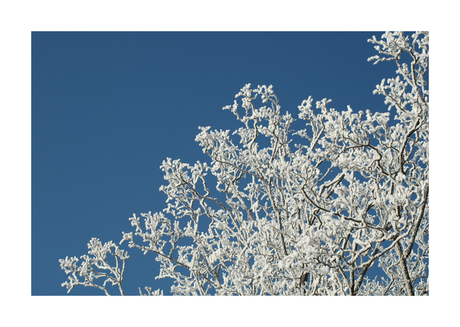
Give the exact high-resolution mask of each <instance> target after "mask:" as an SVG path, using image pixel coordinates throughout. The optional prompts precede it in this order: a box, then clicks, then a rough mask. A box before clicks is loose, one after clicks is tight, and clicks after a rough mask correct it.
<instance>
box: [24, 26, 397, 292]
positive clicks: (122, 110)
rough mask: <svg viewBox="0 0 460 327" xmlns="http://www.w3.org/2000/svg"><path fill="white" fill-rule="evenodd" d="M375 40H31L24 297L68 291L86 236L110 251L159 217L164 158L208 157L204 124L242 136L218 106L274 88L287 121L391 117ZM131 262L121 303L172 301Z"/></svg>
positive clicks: (327, 36)
mask: <svg viewBox="0 0 460 327" xmlns="http://www.w3.org/2000/svg"><path fill="white" fill-rule="evenodd" d="M381 34H382V32H369V33H365V32H359V33H358V32H355V33H345V32H337V33H332V32H328V33H322V32H310V33H306V32H263V33H255V32H252V33H249V32H245V33H244V32H243V33H236V32H201V33H192V32H182V33H181V32H152V33H127V32H125V33H115V32H110V33H100V32H92V33H91V32H90V33H79V32H72V33H59V32H33V33H32V290H31V292H32V295H62V294H66V291H67V289H66V288H63V287H61V283H63V282H64V281H65V280H67V275H66V274H65V273H64V271H63V270H61V269H60V267H59V261H58V260H59V259H61V258H65V257H66V256H69V257H71V256H77V257H79V256H80V255H82V254H86V253H87V243H88V241H89V240H90V239H91V238H92V237H97V238H99V239H100V240H101V242H102V243H105V242H107V241H109V240H113V241H114V242H116V243H118V242H119V241H120V240H121V237H122V231H125V232H130V231H133V229H132V227H131V225H130V222H129V220H128V218H129V217H131V216H132V215H133V213H135V214H136V215H140V213H143V212H148V211H152V212H157V211H161V210H163V208H164V207H165V200H166V196H165V195H164V194H163V193H162V192H160V191H159V187H160V186H161V185H162V184H164V180H163V173H162V171H161V170H160V169H159V167H160V165H161V163H162V161H163V160H164V159H166V158H167V157H170V158H172V159H177V158H180V159H181V160H182V161H183V162H189V163H194V162H195V161H196V160H201V161H204V160H206V157H205V156H204V155H203V153H202V152H201V149H200V147H199V146H198V144H197V143H196V142H195V141H194V139H195V135H196V134H197V133H198V132H199V130H198V126H211V127H212V129H231V130H234V129H236V128H238V127H239V125H238V122H237V121H236V119H235V117H234V116H233V115H232V114H231V112H230V111H223V110H222V107H224V106H225V105H228V104H232V103H233V100H234V95H235V94H236V93H237V92H238V91H239V89H240V88H241V87H243V86H244V85H245V84H246V83H251V84H252V86H253V87H255V86H257V85H258V84H260V85H262V84H266V85H269V84H272V85H273V86H274V91H275V93H276V94H277V96H278V99H279V101H280V104H281V107H282V110H287V111H289V112H291V113H292V114H293V115H294V116H295V117H297V114H298V109H297V106H298V105H300V104H301V102H302V100H303V99H306V98H308V96H309V95H311V96H312V97H313V98H314V99H315V100H321V99H322V98H325V97H327V98H330V99H332V100H333V101H332V103H331V104H330V107H335V108H336V109H337V110H346V106H347V105H350V106H351V107H352V108H353V110H354V111H359V110H363V111H365V110H366V109H371V110H372V111H376V110H377V111H386V106H385V105H384V104H383V100H384V99H383V97H381V96H378V95H373V94H372V91H373V89H374V86H375V85H376V84H379V83H380V81H381V79H382V78H384V77H391V76H392V75H394V70H395V67H393V66H394V65H393V64H391V63H383V64H378V65H373V64H372V62H367V58H368V57H370V56H372V55H374V54H375V53H374V52H375V51H374V49H373V45H372V44H371V43H368V42H367V39H369V38H371V37H372V35H376V36H377V37H380V35H381ZM125 248H126V249H127V246H125ZM128 253H129V254H130V259H128V260H127V266H126V272H125V278H124V290H125V293H126V294H133V295H135V294H138V287H141V288H142V289H143V288H144V286H150V287H152V288H153V289H157V288H162V289H164V292H165V294H169V287H170V285H171V283H170V280H155V279H154V277H155V275H156V273H157V270H158V264H157V262H156V261H155V260H154V256H153V255H152V254H150V253H149V254H147V255H145V256H144V255H143V254H142V253H141V252H140V251H139V250H137V249H128ZM70 294H71V295H72V294H73V295H89V294H99V295H103V292H102V291H100V290H97V289H94V288H89V287H86V288H85V287H82V286H79V287H75V288H74V289H73V290H72V291H71V292H70ZM115 294H118V292H116V293H115Z"/></svg>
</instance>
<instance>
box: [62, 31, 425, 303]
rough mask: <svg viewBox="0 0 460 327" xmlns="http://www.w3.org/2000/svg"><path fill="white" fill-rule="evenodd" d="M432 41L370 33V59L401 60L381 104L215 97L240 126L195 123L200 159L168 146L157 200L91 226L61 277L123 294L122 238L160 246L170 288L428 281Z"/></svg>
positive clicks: (399, 291) (387, 289) (240, 291)
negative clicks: (126, 223) (293, 103)
mask: <svg viewBox="0 0 460 327" xmlns="http://www.w3.org/2000/svg"><path fill="white" fill-rule="evenodd" d="M428 41H429V35H428V32H417V33H414V34H412V35H410V36H407V35H405V34H404V33H403V32H387V33H385V34H383V35H382V36H381V38H380V39H377V38H375V37H373V38H372V39H370V40H369V42H371V43H372V44H374V47H375V50H376V51H377V52H378V54H377V55H375V56H373V57H371V58H369V61H373V62H374V64H377V63H380V62H384V61H392V62H393V63H394V64H395V65H396V76H395V77H392V78H387V79H382V81H381V83H380V84H378V85H376V87H375V90H374V93H375V94H379V95H382V96H383V98H384V101H385V104H386V105H387V106H388V111H387V112H384V113H380V112H375V113H372V112H371V111H369V110H367V111H366V112H363V111H359V112H354V111H353V110H352V108H351V107H350V106H348V107H347V109H346V110H344V111H337V110H335V109H333V108H330V107H329V103H330V101H331V100H329V99H322V100H320V101H316V102H314V100H313V99H312V98H311V97H308V99H306V100H304V101H303V102H302V103H301V104H300V105H299V106H298V109H299V113H298V119H294V118H293V117H292V115H291V113H288V112H283V111H282V110H281V105H280V103H279V101H278V98H277V97H276V95H275V92H274V87H273V86H272V85H270V86H266V85H262V86H257V87H255V88H253V87H251V84H246V85H245V86H244V87H243V88H241V90H240V91H239V92H238V93H237V94H236V96H235V97H236V98H235V100H234V102H233V104H231V105H228V106H226V107H224V108H223V109H224V110H227V111H230V112H231V113H232V114H233V115H234V116H235V117H236V119H237V120H238V121H239V122H240V125H241V127H240V128H239V129H237V130H234V131H230V130H212V129H211V127H210V126H207V127H200V130H201V132H200V133H199V134H198V135H197V136H196V141H197V142H198V143H199V145H200V146H201V148H202V151H203V153H204V154H206V155H207V157H208V158H209V161H208V162H200V161H197V162H196V163H194V164H188V163H184V162H182V161H181V160H180V159H176V160H173V159H171V158H167V159H166V160H164V161H163V164H162V166H161V169H162V171H163V172H164V178H165V180H166V185H163V186H161V188H160V190H161V191H163V192H164V193H165V195H166V196H167V200H166V202H167V205H166V208H164V210H162V211H159V212H156V213H151V212H149V213H142V214H140V216H137V215H135V214H134V215H133V217H131V218H130V221H131V225H132V226H133V228H134V231H131V232H123V236H122V239H121V241H120V242H119V244H116V243H114V242H112V241H110V242H108V243H104V244H102V242H101V241H100V240H99V239H97V238H93V239H91V240H90V242H89V243H88V249H89V251H88V254H85V255H83V256H81V257H80V258H77V257H70V258H69V257H66V258H65V259H61V260H60V264H61V268H62V269H63V270H64V271H65V272H66V274H70V276H69V279H68V281H66V282H65V283H63V284H62V285H63V286H65V287H67V288H68V292H70V291H71V290H72V289H73V287H75V286H77V285H84V286H91V287H96V288H99V289H101V291H103V292H104V293H105V294H107V295H109V290H108V288H107V283H109V284H111V285H116V286H118V289H119V292H120V294H122V295H124V291H123V273H124V269H125V263H126V260H127V259H128V258H129V256H128V254H127V252H126V251H125V250H123V249H121V248H120V246H121V244H127V245H128V247H130V248H138V249H140V250H141V251H143V252H144V253H153V254H154V255H155V259H156V260H157V261H159V262H160V264H161V266H160V270H159V272H158V274H157V277H156V278H171V279H172V280H173V281H174V285H173V286H172V287H171V292H172V293H173V294H176V295H427V294H428V291H429V278H428V258H429V247H428V236H429V232H428V227H429V224H428V206H429V201H428V193H429V180H428V174H429V165H428V163H429V162H428V125H429V121H428V111H429V110H428V109H429V100H428V99H429V91H428V58H429V46H428ZM297 126H300V127H299V128H298V127H297ZM110 257H112V258H110ZM109 258H110V260H109ZM79 263H80V264H79ZM139 292H140V294H148V295H160V294H162V291H161V290H152V288H151V287H145V288H144V289H141V288H139Z"/></svg>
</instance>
